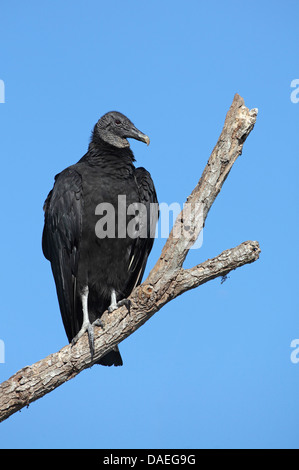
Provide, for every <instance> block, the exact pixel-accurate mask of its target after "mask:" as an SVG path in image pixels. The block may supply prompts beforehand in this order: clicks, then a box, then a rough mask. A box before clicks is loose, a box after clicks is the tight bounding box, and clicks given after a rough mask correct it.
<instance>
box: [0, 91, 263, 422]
mask: <svg viewBox="0 0 299 470" xmlns="http://www.w3.org/2000/svg"><path fill="white" fill-rule="evenodd" d="M256 117H257V109H252V110H249V109H248V108H246V106H245V105H244V100H243V98H241V97H240V96H239V95H237V94H236V95H235V97H234V100H233V103H232V105H231V107H230V109H229V111H228V113H227V116H226V119H225V123H224V127H223V130H222V133H221V135H220V137H219V139H218V142H217V144H216V146H215V148H214V150H213V152H212V154H211V156H210V158H209V160H208V163H207V165H206V167H205V169H204V172H203V174H202V176H201V178H200V180H199V182H198V184H197V185H196V187H195V188H194V190H193V191H192V193H191V195H190V196H189V197H188V198H187V201H186V204H185V206H184V209H183V211H182V212H181V214H180V215H179V216H178V217H177V220H176V221H175V224H174V226H173V229H172V231H171V234H170V236H169V238H168V240H167V242H166V244H165V246H164V248H163V250H162V253H161V256H160V258H159V259H158V261H157V263H156V265H155V266H154V268H153V269H152V271H151V272H150V274H149V276H148V278H147V279H146V280H145V281H144V282H143V284H142V285H140V286H138V287H137V288H136V289H134V291H133V292H132V294H131V296H130V300H131V313H130V314H128V312H127V309H126V307H122V308H120V309H118V310H116V311H115V312H113V313H111V314H109V315H108V314H107V312H105V313H104V315H103V317H102V320H103V323H104V325H105V328H104V330H103V329H101V328H97V329H96V330H95V354H94V358H93V362H97V361H98V360H99V359H100V358H101V357H102V356H103V355H105V354H106V353H107V352H108V351H109V350H111V349H112V348H113V347H114V346H115V345H117V344H119V343H120V342H121V341H123V340H124V339H125V338H127V337H128V336H129V335H131V334H132V333H134V331H136V330H137V329H138V328H139V327H140V326H141V325H143V324H144V323H145V322H146V321H147V320H148V319H149V318H150V317H151V316H152V315H154V313H156V312H157V311H158V310H160V309H161V308H162V307H163V305H165V304H166V303H168V302H169V301H171V300H172V299H174V298H175V297H177V296H179V295H181V294H183V293H184V292H186V291H187V290H190V289H193V288H195V287H198V286H199V285H201V284H204V283H205V282H208V281H210V280H211V279H214V278H216V277H219V276H224V275H226V274H227V273H229V272H230V271H231V270H233V269H236V268H238V267H240V266H243V265H245V264H248V263H252V262H254V261H256V260H257V259H258V257H259V253H260V248H259V244H258V242H256V241H246V242H244V243H242V244H241V245H239V246H237V247H235V248H232V249H229V250H226V251H224V252H222V253H221V254H220V255H218V256H216V257H215V258H213V259H209V260H207V261H205V262H203V263H201V264H199V265H197V266H195V267H193V268H191V269H184V268H183V263H184V260H185V258H186V256H187V254H188V251H189V250H190V248H191V247H192V245H193V244H194V243H195V242H196V240H197V238H198V235H199V233H200V231H201V230H202V228H203V226H204V224H205V221H206V218H207V215H208V212H209V210H210V208H211V206H212V204H213V202H214V200H215V198H216V197H217V195H218V193H219V192H220V190H221V188H222V185H223V183H224V181H225V180H226V178H227V176H228V174H229V172H230V170H231V168H232V166H233V164H234V162H235V161H236V159H237V158H238V156H239V155H240V154H241V153H242V148H243V144H244V142H245V140H246V138H247V136H248V135H249V133H250V132H251V130H252V129H253V126H254V124H255V121H256ZM92 364H93V363H92V362H91V357H90V350H89V343H88V339H87V335H84V336H83V337H82V338H81V339H80V340H79V341H78V343H77V344H76V345H75V346H73V347H72V346H70V345H67V346H65V347H64V348H62V349H61V350H60V351H58V352H56V353H54V354H50V355H49V356H48V357H46V358H45V359H42V360H40V361H38V362H36V363H35V364H33V365H31V366H27V367H24V368H23V369H21V370H19V371H18V372H17V373H16V374H14V375H13V376H12V377H11V378H10V379H8V380H7V381H5V382H3V383H2V384H1V385H0V421H3V420H5V419H6V418H8V417H9V416H10V415H11V414H13V413H15V412H16V411H18V410H20V409H21V408H23V407H24V406H26V405H29V403H31V402H33V401H35V400H37V399H39V398H41V397H42V396H44V395H46V394H47V393H49V392H51V391H52V390H54V389H55V388H57V387H59V385H62V384H63V383H64V382H66V381H67V380H70V379H71V378H73V377H75V376H76V375H77V374H79V373H80V372H81V371H82V370H84V369H86V368H87V367H90V366H91V365H92Z"/></svg>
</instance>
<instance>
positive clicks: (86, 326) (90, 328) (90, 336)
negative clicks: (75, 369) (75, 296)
mask: <svg viewBox="0 0 299 470" xmlns="http://www.w3.org/2000/svg"><path fill="white" fill-rule="evenodd" d="M81 302H82V310H83V323H82V326H81V329H80V331H79V333H78V334H77V335H76V336H75V337H74V338H73V339H72V345H74V344H76V343H77V341H78V340H79V339H80V338H81V336H83V335H84V333H85V332H86V331H87V333H88V341H89V348H90V354H91V359H93V355H94V329H93V328H94V326H101V327H103V323H102V322H101V320H100V319H99V318H97V319H96V320H95V321H94V322H93V323H90V321H89V316H88V286H86V287H85V288H84V290H83V292H82V294H81Z"/></svg>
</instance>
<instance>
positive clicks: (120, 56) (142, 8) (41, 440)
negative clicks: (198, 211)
mask: <svg viewBox="0 0 299 470" xmlns="http://www.w3.org/2000/svg"><path fill="white" fill-rule="evenodd" d="M298 13H299V6H298V2H296V1H293V0H288V2H284V4H282V3H281V2H279V1H255V0H254V1H252V2H250V3H246V4H244V3H242V2H239V1H231V0H229V1H228V2H221V1H219V0H217V1H214V2H204V1H201V0H196V1H195V0H188V1H187V2H186V1H185V2H182V1H176V0H172V1H168V0H166V1H163V2H161V1H159V2H158V1H156V0H153V1H151V2H141V1H139V2H137V1H135V0H132V1H128V2H123V1H120V0H115V1H114V2H104V1H101V0H100V1H95V0H84V1H82V0H76V2H71V1H70V0H62V1H59V2H58V1H43V2H38V1H36V0H31V1H28V2H21V1H14V0H12V1H10V2H2V4H1V20H2V21H1V31H0V40H1V48H0V79H1V80H3V81H4V84H5V103H1V104H0V123H1V131H0V135H1V139H0V152H1V175H2V178H1V186H0V191H1V216H2V230H1V232H0V237H1V248H2V250H1V266H2V269H1V286H2V301H1V314H0V339H2V340H3V342H4V345H5V363H4V364H2V363H0V379H1V381H2V380H5V379H7V378H8V377H10V376H11V375H12V374H13V373H15V372H16V371H17V370H19V369H20V368H22V367H24V366H25V365H30V364H32V363H34V362H36V361H37V360H39V359H41V358H43V357H45V356H47V355H48V354H50V353H52V352H55V351H57V350H58V349H60V348H61V347H63V346H64V345H65V344H66V336H65V332H64V329H63V326H62V321H61V318H60V313H59V309H58V303H57V299H56V292H55V288H54V282H53V279H52V274H51V270H50V265H49V263H48V261H47V260H45V259H44V257H43V255H42V251H41V233H42V228H43V212H42V206H43V202H44V199H45V197H46V196H47V193H48V191H49V190H50V189H51V188H52V185H53V179H54V175H55V174H56V173H58V172H59V171H61V170H62V169H64V168H65V167H67V166H68V165H70V164H72V163H75V162H76V161H77V160H79V158H81V156H82V155H83V154H84V153H85V151H86V149H87V146H88V142H89V138H90V133H91V130H92V127H93V125H94V124H95V122H96V121H97V120H98V119H99V117H100V116H101V115H103V114H104V113H105V112H107V111H109V110H118V111H121V112H123V113H124V114H126V115H127V116H128V117H129V118H130V119H131V120H132V121H133V122H134V124H135V125H136V126H137V127H138V128H139V129H141V130H142V131H143V132H145V133H147V134H148V135H149V136H150V138H151V145H150V146H149V147H148V148H146V146H145V145H143V144H141V143H140V142H135V141H134V142H132V145H131V146H132V149H133V151H134V152H135V156H136V159H137V164H138V165H140V166H145V167H146V168H147V169H148V170H149V171H150V173H151V174H152V177H153V179H154V181H155V185H156V189H157V193H158V197H159V200H160V201H161V202H167V203H171V202H179V203H181V204H183V203H184V201H185V199H186V197H187V196H188V195H189V194H190V192H191V191H192V189H193V188H194V186H195V184H196V183H197V181H198V179H199V178H200V175H201V172H202V170H203V168H204V166H205V164H206V162H207V159H208V157H209V155H210V153H211V151H212V149H213V147H214V145H215V143H216V141H217V139H218V136H219V134H220V132H221V129H222V126H223V122H224V118H225V115H226V112H227V110H228V108H229V106H230V104H231V102H232V99H233V96H234V94H235V93H236V92H237V93H239V94H240V95H241V96H242V97H243V98H244V99H245V104H246V105H247V106H248V107H250V108H253V107H257V108H258V109H259V114H258V119H257V123H256V126H255V128H254V130H253V132H252V133H251V135H250V136H249V138H248V140H247V142H246V143H245V146H244V149H243V155H242V156H241V157H240V158H239V159H238V161H237V162H236V164H235V165H234V167H233V169H232V171H231V173H230V175H229V178H228V179H227V180H226V182H225V184H224V186H223V189H222V191H221V193H220V194H219V196H218V198H217V200H216V201H215V203H214V205H213V207H212V209H211V211H210V213H209V216H208V219H207V222H206V226H205V229H204V234H203V245H202V247H201V248H200V249H198V250H192V251H191V252H190V253H189V255H188V258H187V260H186V263H185V265H186V266H188V267H190V266H193V265H195V264H197V263H199V262H201V261H204V260H205V259H207V258H211V257H214V256H216V255H217V254H219V253H220V252H221V251H223V250H225V249H227V248H231V247H234V246H236V245H238V244H239V243H241V242H243V241H245V240H249V239H251V240H258V241H259V242H260V245H261V249H262V253H261V256H260V259H259V260H258V261H257V262H256V263H254V264H252V265H249V266H245V267H242V268H240V269H238V270H236V271H234V272H232V273H230V275H229V278H228V279H227V281H226V282H224V283H223V284H221V282H220V279H216V280H214V281H212V282H209V283H208V284H205V285H204V286H202V287H200V288H198V289H195V290H193V291H190V292H188V293H186V294H184V295H183V296H181V297H179V298H177V299H176V300H174V301H172V302H171V303H169V304H168V305H166V306H165V307H164V308H163V309H162V310H161V311H160V312H158V313H157V314H156V315H155V316H154V317H153V318H152V319H151V320H150V321H148V322H147V323H146V324H145V325H144V326H143V327H142V328H140V329H139V330H138V331H137V332H136V333H134V334H133V335H131V336H130V337H129V338H128V339H127V340H125V341H124V342H123V343H122V344H121V345H120V349H121V353H122V357H123V360H124V366H123V367H122V368H104V367H99V366H95V367H93V368H91V369H89V370H87V371H84V372H83V373H81V374H80V375H79V376H77V377H76V378H75V379H73V380H71V381H70V382H68V383H66V384H64V385H63V386H61V387H60V388H59V389H57V390H55V391H53V392H52V393H50V394H49V395H47V396H45V397H44V398H42V399H40V400H38V401H37V402H35V403H33V404H31V405H30V406H29V408H28V409H23V410H22V411H21V412H19V413H16V414H15V415H13V416H11V417H10V418H9V419H8V420H7V421H5V422H3V423H1V425H0V447H1V448H28V447H30V448H63V447H66V448H78V447H79V448H98V447H99V448H260V447H264V448H265V447H266V448H278V447H280V448H281V447H282V448H288V447H289V448H298V447H299V436H298V418H299V406H298V386H299V363H298V364H294V363H292V362H291V359H290V357H291V352H292V348H291V347H290V344H291V341H292V340H293V339H296V338H299V312H298V295H297V292H298V269H297V264H298V235H299V233H298V232H299V229H298V112H299V103H298V104H295V103H292V102H291V99H290V95H291V92H292V88H291V87H290V84H291V81H292V80H294V79H296V78H297V79H298V78H299V71H298V60H297V54H296V51H297V44H298V39H299V37H298V36H299V34H298ZM0 101H1V100H0ZM164 242H165V240H163V239H157V240H156V242H155V246H154V249H153V251H152V253H151V256H150V260H149V263H148V267H147V272H148V271H149V269H150V268H151V267H152V266H153V265H154V264H155V261H156V260H157V258H158V256H159V254H160V252H161V249H162V247H163V244H164Z"/></svg>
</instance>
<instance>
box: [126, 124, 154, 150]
mask: <svg viewBox="0 0 299 470" xmlns="http://www.w3.org/2000/svg"><path fill="white" fill-rule="evenodd" d="M126 137H129V138H130V137H131V139H136V140H140V141H141V142H144V143H145V144H147V145H149V143H150V139H149V137H148V136H147V135H146V134H143V132H141V131H139V130H138V129H137V128H136V127H135V126H133V127H131V129H130V132H129V133H128V134H127V135H126Z"/></svg>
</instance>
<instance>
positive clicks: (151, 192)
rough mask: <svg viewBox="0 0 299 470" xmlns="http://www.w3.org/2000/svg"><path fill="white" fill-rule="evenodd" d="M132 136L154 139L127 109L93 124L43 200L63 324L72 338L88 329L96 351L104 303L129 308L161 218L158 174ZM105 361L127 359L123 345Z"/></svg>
mask: <svg viewBox="0 0 299 470" xmlns="http://www.w3.org/2000/svg"><path fill="white" fill-rule="evenodd" d="M127 138H133V139H136V140H140V141H142V142H145V143H147V144H149V138H148V136H147V135H145V134H143V133H142V132H140V131H139V130H138V129H137V128H136V127H135V126H134V125H133V123H132V122H131V121H130V120H129V119H128V118H127V117H126V116H124V115H123V114H121V113H119V112H116V111H112V112H109V113H106V114H105V115H104V116H103V117H102V118H101V119H99V121H98V122H97V123H96V125H95V126H94V129H93V132H92V136H91V140H90V144H89V147H88V151H87V153H86V154H85V155H84V156H83V157H82V158H81V159H80V160H79V161H78V162H77V163H76V164H75V165H72V166H70V167H68V168H66V169H65V170H63V171H62V172H61V173H59V174H58V175H56V176H55V183H54V186H53V189H52V190H51V191H50V193H49V195H48V197H47V199H46V201H45V204H44V212H45V222H44V229H43V237H42V249H43V253H44V255H45V257H46V258H47V259H48V260H49V261H50V262H51V267H52V272H53V276H54V280H55V284H56V290H57V296H58V301H59V306H60V311H61V316H62V320H63V324H64V328H65V331H66V334H67V337H68V340H69V342H76V341H77V340H78V339H79V338H80V337H81V336H82V335H83V334H84V333H85V332H86V331H87V332H88V337H89V344H90V350H91V356H92V357H93V354H94V340H93V326H94V325H101V326H103V325H102V322H101V321H100V318H101V315H102V314H103V312H104V311H105V310H107V309H108V311H109V312H111V311H113V310H114V309H116V308H117V307H118V306H120V305H126V306H127V307H128V308H129V302H128V301H127V297H128V296H129V295H130V293H131V292H132V290H133V289H134V287H135V286H137V285H138V284H140V283H141V280H142V276H143V273H144V270H145V266H146V263H147V259H148V256H149V253H150V251H151V249H152V246H153V241H154V233H155V226H156V222H157V219H158V201H157V195H156V191H155V187H154V183H153V180H152V178H151V175H150V174H149V173H148V171H146V170H145V169H144V168H135V166H134V164H133V162H134V161H135V158H134V155H133V152H132V150H131V149H130V144H129V142H128V140H127ZM109 209H111V210H110V211H109ZM134 211H135V212H134ZM99 215H101V216H102V217H99ZM108 226H109V227H108ZM129 227H130V230H129ZM108 228H109V230H110V233H109V230H108ZM126 228H127V230H126ZM98 363H99V364H102V365H108V366H110V365H115V366H118V365H122V358H121V355H120V353H119V350H118V347H116V348H114V349H113V350H111V351H110V352H108V353H107V354H106V355H105V356H104V357H103V358H101V360H100V361H99V362H98Z"/></svg>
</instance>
